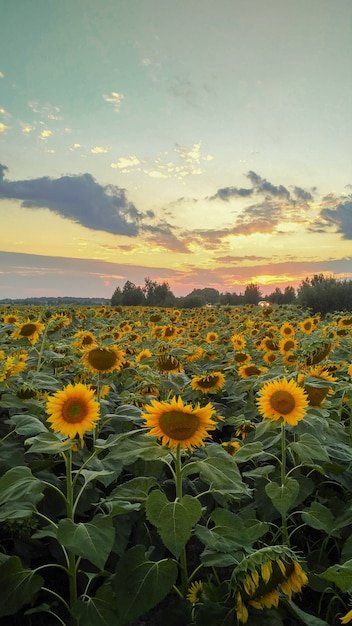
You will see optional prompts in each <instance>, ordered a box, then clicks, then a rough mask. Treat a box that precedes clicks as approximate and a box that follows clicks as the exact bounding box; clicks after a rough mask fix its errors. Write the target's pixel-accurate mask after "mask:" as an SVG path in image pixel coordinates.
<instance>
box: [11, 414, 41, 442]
mask: <svg viewBox="0 0 352 626" xmlns="http://www.w3.org/2000/svg"><path fill="white" fill-rule="evenodd" d="M10 423H11V424H13V425H14V426H15V430H16V433H18V434H19V435H24V436H26V437H29V436H31V435H37V434H38V433H46V432H48V429H47V427H46V426H45V424H43V422H42V421H41V420H40V419H38V418H37V417H35V416H34V415H28V413H27V414H23V413H22V414H20V415H12V417H11V420H10Z"/></svg>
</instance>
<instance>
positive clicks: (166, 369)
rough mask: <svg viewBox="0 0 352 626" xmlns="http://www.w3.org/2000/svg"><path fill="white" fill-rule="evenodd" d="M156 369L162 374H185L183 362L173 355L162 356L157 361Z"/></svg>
mask: <svg viewBox="0 0 352 626" xmlns="http://www.w3.org/2000/svg"><path fill="white" fill-rule="evenodd" d="M155 367H156V369H157V370H159V372H161V373H162V374H170V373H173V374H177V373H178V372H183V366H182V363H181V361H180V360H179V359H178V358H177V357H176V356H172V355H171V354H162V355H160V356H159V357H158V358H157V359H156V361H155Z"/></svg>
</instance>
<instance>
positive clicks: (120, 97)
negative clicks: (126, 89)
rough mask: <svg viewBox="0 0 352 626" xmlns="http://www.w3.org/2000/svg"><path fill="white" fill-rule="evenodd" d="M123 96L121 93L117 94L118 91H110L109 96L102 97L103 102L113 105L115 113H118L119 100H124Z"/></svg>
mask: <svg viewBox="0 0 352 626" xmlns="http://www.w3.org/2000/svg"><path fill="white" fill-rule="evenodd" d="M124 97H125V96H124V95H123V94H122V93H118V91H112V92H111V94H110V95H108V96H107V95H106V94H104V95H103V98H104V100H105V102H111V103H112V104H113V105H114V108H115V111H118V110H119V108H120V104H121V100H123V99H124Z"/></svg>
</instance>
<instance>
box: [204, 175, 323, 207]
mask: <svg viewBox="0 0 352 626" xmlns="http://www.w3.org/2000/svg"><path fill="white" fill-rule="evenodd" d="M245 176H246V178H248V179H249V180H250V182H251V184H252V187H247V188H246V187H240V188H239V187H223V188H222V189H218V190H217V191H216V193H215V194H214V195H213V196H211V197H210V198H208V199H209V200H224V201H225V202H228V201H229V200H231V198H246V197H249V196H253V195H254V194H256V195H258V196H260V195H261V196H264V197H265V198H266V199H268V198H280V199H282V200H286V201H290V202H292V203H294V202H296V201H299V202H310V201H312V200H313V196H312V194H311V193H310V192H309V191H306V190H305V189H302V187H294V188H293V194H294V197H292V196H291V194H290V192H289V190H288V189H287V188H286V187H284V185H273V184H272V183H271V182H270V181H268V180H266V178H262V177H261V176H259V174H257V173H256V172H253V171H252V170H250V171H249V172H247V174H246V175H245Z"/></svg>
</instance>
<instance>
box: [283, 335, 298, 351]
mask: <svg viewBox="0 0 352 626" xmlns="http://www.w3.org/2000/svg"><path fill="white" fill-rule="evenodd" d="M297 348H298V341H297V340H296V339H294V338H293V337H289V338H287V339H285V338H283V339H281V340H280V341H279V352H280V353H281V354H286V352H291V351H292V350H297Z"/></svg>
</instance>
